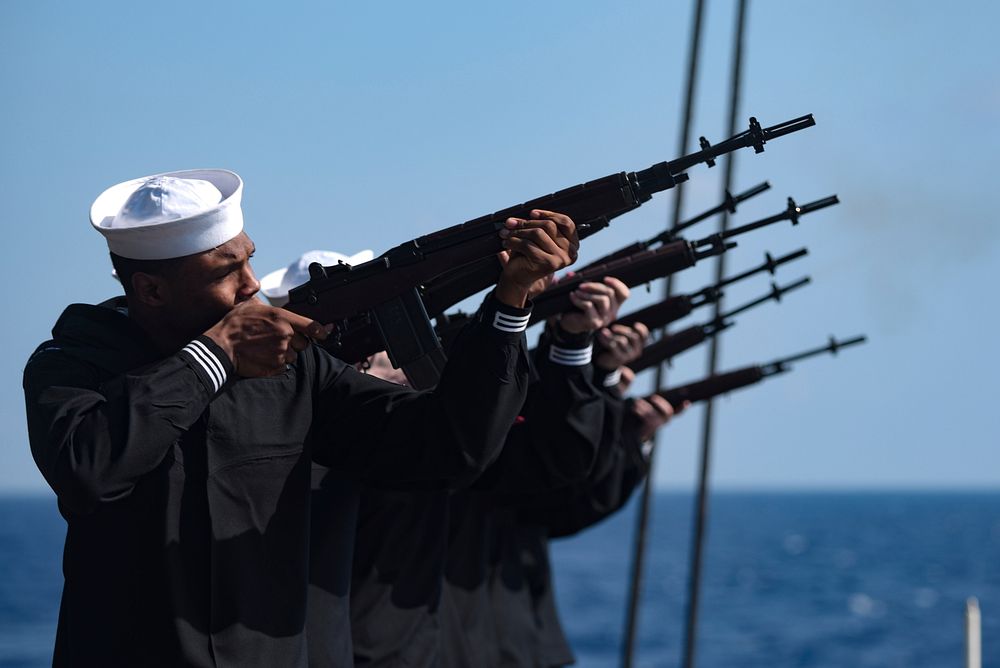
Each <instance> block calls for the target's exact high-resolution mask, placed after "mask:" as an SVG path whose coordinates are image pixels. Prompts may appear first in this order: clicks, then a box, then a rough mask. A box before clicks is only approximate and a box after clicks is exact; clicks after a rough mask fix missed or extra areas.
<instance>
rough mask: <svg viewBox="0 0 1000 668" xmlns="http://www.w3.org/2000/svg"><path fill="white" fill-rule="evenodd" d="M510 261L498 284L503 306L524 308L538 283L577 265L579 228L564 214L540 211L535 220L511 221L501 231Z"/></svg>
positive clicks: (533, 218)
mask: <svg viewBox="0 0 1000 668" xmlns="http://www.w3.org/2000/svg"><path fill="white" fill-rule="evenodd" d="M500 237H501V238H502V239H503V246H504V249H505V250H507V251H508V252H509V256H510V257H509V259H508V260H507V264H506V266H505V267H504V269H503V273H502V274H501V275H500V280H499V282H497V288H496V292H495V294H496V297H497V299H499V300H500V301H501V302H503V303H505V304H507V305H509V306H515V307H517V308H523V307H524V305H525V303H526V302H527V299H528V295H529V293H530V291H531V289H532V287H534V286H535V284H536V281H538V280H539V279H541V278H544V277H546V276H548V275H549V274H552V273H553V272H556V271H558V270H560V269H562V268H564V267H568V266H569V265H570V264H572V263H573V262H575V261H576V255H577V251H578V250H579V247H580V240H579V238H578V237H577V234H576V225H575V224H574V223H573V221H572V220H571V219H570V218H569V216H565V215H563V214H561V213H553V212H551V211H544V210H541V209H536V210H534V211H532V212H531V218H529V219H523V218H508V219H507V221H506V223H505V227H504V229H502V230H500Z"/></svg>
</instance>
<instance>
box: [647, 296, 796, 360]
mask: <svg viewBox="0 0 1000 668" xmlns="http://www.w3.org/2000/svg"><path fill="white" fill-rule="evenodd" d="M809 280H810V279H809V277H806V278H801V279H799V280H797V281H795V282H794V283H790V284H788V285H785V286H782V287H778V286H777V285H775V284H774V283H771V292H769V293H768V294H766V295H764V296H763V297H760V298H758V299H754V300H753V301H751V302H749V303H746V304H744V305H743V306H740V307H738V308H735V309H733V310H732V311H729V312H727V313H723V314H720V315H719V317H718V318H717V319H715V320H711V321H709V322H706V323H702V324H700V325H692V326H691V327H688V328H687V329H682V330H681V331H679V332H676V333H674V334H668V335H666V336H664V337H663V338H661V339H659V340H658V341H654V342H653V343H651V344H649V345H648V346H646V347H645V349H644V350H643V351H642V355H640V356H639V358H638V359H636V360H635V361H634V362H631V363H629V364H628V367H629V368H630V369H632V371H634V372H636V373H639V372H641V371H645V370H646V369H648V368H650V367H653V366H656V365H657V364H660V363H662V362H664V361H669V360H671V359H672V358H673V357H675V356H676V355H679V354H681V353H682V352H684V351H685V350H689V349H691V348H694V347H695V346H696V345H698V344H699V343H702V342H704V341H707V340H708V339H709V338H710V337H713V336H715V335H716V334H718V333H719V332H721V331H722V330H724V329H728V328H730V327H732V326H733V324H735V323H733V322H727V321H728V320H729V319H730V318H732V317H733V316H735V315H737V314H740V313H743V312H744V311H747V310H749V309H752V308H753V307H755V306H758V305H760V304H763V303H764V302H768V301H771V300H774V301H776V302H780V301H781V297H782V295H784V294H785V293H788V292H791V291H792V290H795V289H797V288H801V287H802V286H804V285H808V283H809ZM644 324H645V323H644Z"/></svg>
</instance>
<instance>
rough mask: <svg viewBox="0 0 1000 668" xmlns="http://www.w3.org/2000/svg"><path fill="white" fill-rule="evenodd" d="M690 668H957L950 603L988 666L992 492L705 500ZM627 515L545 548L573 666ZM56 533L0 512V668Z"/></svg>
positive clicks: (994, 524)
mask: <svg viewBox="0 0 1000 668" xmlns="http://www.w3.org/2000/svg"><path fill="white" fill-rule="evenodd" d="M709 510H710V517H709V533H708V544H707V548H706V562H705V569H704V581H703V594H702V605H701V616H700V624H699V626H698V644H697V653H696V656H697V665H698V666H702V667H723V666H725V667H730V666H747V667H754V666H762V667H763V666H768V667H774V666H835V667H841V666H850V667H864V666H873V667H874V666H878V667H880V668H883V667H890V666H905V667H907V668H912V667H919V666H927V667H934V668H937V667H939V666H960V665H963V664H962V661H963V657H964V610H965V600H966V598H968V597H969V596H976V597H978V599H979V602H980V607H981V608H982V618H983V631H982V634H983V665H985V666H1000V493H971V492H970V493H901V492H892V493H877V492H865V493H798V492H796V493H761V492H754V493H732V492H729V493H717V494H714V495H713V496H712V498H711V503H710V508H709ZM652 519H653V522H652V524H653V526H652V533H651V535H650V541H651V542H650V547H651V550H650V556H649V561H648V569H647V577H646V579H645V587H644V594H643V605H642V616H641V626H640V634H639V635H640V644H639V651H638V655H637V665H639V666H677V665H678V664H679V661H680V652H681V649H680V648H681V638H682V635H683V627H684V624H683V620H684V614H685V601H686V596H687V593H686V592H687V572H688V549H687V548H688V542H689V535H690V522H691V500H690V497H689V495H687V494H680V493H667V494H659V495H657V496H656V498H655V504H654V509H653V515H652ZM633 526H634V507H629V508H627V509H626V510H625V511H623V512H622V513H621V514H620V515H618V516H617V517H614V518H612V519H610V520H608V521H606V522H604V523H603V524H601V525H599V526H597V527H594V528H593V529H591V530H590V531H588V532H587V533H585V534H583V535H580V536H577V537H575V538H572V539H567V540H562V541H559V542H557V543H555V544H554V548H553V555H552V557H553V562H554V564H555V566H554V567H555V570H556V587H557V593H558V598H559V604H560V609H561V612H562V616H563V620H564V623H565V626H566V630H567V632H568V634H569V636H570V640H571V642H572V644H573V646H574V648H575V650H576V652H577V657H578V659H579V664H580V665H581V666H584V667H594V666H615V665H617V663H618V661H619V656H620V646H619V645H620V636H621V630H622V626H623V620H624V614H625V613H624V602H625V589H626V581H627V577H628V575H627V574H628V570H629V566H628V564H629V560H630V553H631V545H632V531H633ZM63 531H64V528H63V523H62V520H61V518H60V517H59V515H58V513H57V512H56V509H55V502H54V501H53V500H51V499H48V498H12V497H7V498H0V666H11V667H13V666H25V667H27V666H45V665H48V663H49V661H50V657H51V649H52V640H53V635H54V631H55V622H56V614H57V611H58V606H59V594H60V588H61V576H60V559H61V551H62V540H63Z"/></svg>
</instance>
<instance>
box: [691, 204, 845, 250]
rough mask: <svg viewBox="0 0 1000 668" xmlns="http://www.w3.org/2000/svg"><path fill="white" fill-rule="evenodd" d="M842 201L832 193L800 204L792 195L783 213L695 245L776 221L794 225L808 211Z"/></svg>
mask: <svg viewBox="0 0 1000 668" xmlns="http://www.w3.org/2000/svg"><path fill="white" fill-rule="evenodd" d="M839 202H840V200H839V199H837V196H836V195H831V196H829V197H824V198H823V199H821V200H816V201H815V202H810V203H809V204H804V205H802V206H798V205H797V204H796V203H795V200H793V199H792V198H791V197H789V198H788V206H787V207H786V208H785V210H784V211H782V212H781V213H776V214H774V215H773V216H768V217H767V218H761V219H760V220H756V221H754V222H752V223H747V224H746V225H740V226H739V227H734V228H732V229H729V230H726V231H725V232H719V233H717V234H714V235H711V236H708V237H705V238H704V239H699V240H698V241H696V242H695V245H696V246H697V245H703V244H707V243H710V242H711V239H712V238H713V237H715V238H722V239H731V238H733V237H735V236H738V235H740V234H745V233H747V232H751V231H753V230H756V229H760V228H761V227H767V226H768V225H773V224H774V223H778V222H781V221H783V220H790V221H792V224H793V225H798V222H799V217H800V216H803V215H805V214H807V213H812V212H813V211H819V210H820V209H825V208H826V207H828V206H832V205H834V204H838V203H839Z"/></svg>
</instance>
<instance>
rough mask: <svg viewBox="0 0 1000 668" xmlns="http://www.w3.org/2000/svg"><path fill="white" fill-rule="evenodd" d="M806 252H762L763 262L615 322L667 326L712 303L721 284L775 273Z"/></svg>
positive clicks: (634, 312)
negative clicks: (780, 253)
mask: <svg viewBox="0 0 1000 668" xmlns="http://www.w3.org/2000/svg"><path fill="white" fill-rule="evenodd" d="M808 254H809V251H808V250H806V249H805V248H800V249H799V250H797V251H793V252H791V253H789V254H788V255H783V256H781V257H779V258H777V259H775V258H773V257H771V254H770V253H764V262H763V263H762V264H760V265H758V266H756V267H753V268H752V269H748V270H747V271H744V272H742V273H740V274H736V275H735V276H730V277H729V278H726V279H724V280H722V281H719V282H718V283H716V284H714V285H709V286H707V287H704V288H702V289H701V290H699V291H697V292H692V293H689V294H686V295H674V296H673V297H670V298H668V299H665V300H663V301H661V302H657V303H656V304H652V305H650V306H647V307H645V308H642V309H639V310H638V311H633V312H632V313H629V314H628V315H626V316H622V317H621V318H619V319H618V320H617V321H616V323H615V324H620V325H627V326H629V327H631V326H632V325H634V324H635V323H637V322H641V323H642V324H644V325H646V327H648V328H649V329H650V330H654V329H661V328H663V327H666V326H667V325H669V324H670V323H672V322H674V321H675V320H680V319H681V318H683V317H685V316H687V315H689V314H690V313H691V312H692V311H693V310H694V309H696V308H698V307H699V306H704V305H705V304H713V303H715V302H717V301H718V300H719V298H720V297H722V296H723V291H722V288H724V287H726V286H728V285H732V284H733V283H736V282H738V281H742V280H743V279H745V278H749V277H750V276H753V275H754V274H759V273H760V272H762V271H767V272H768V273H770V274H771V275H772V276H774V274H775V271H776V270H777V268H778V267H780V266H781V265H783V264H785V263H786V262H791V261H792V260H797V259H798V258H800V257H805V256H806V255H808Z"/></svg>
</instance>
